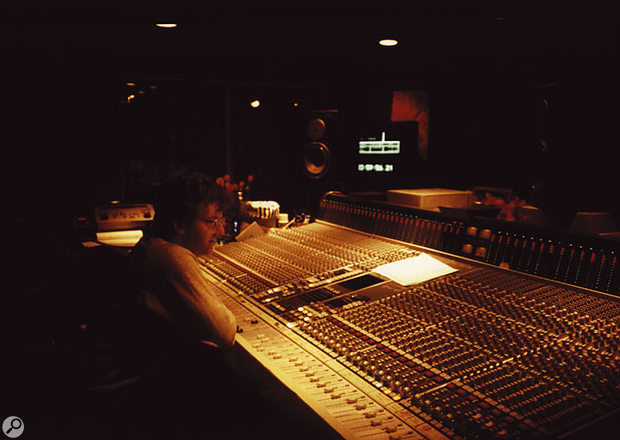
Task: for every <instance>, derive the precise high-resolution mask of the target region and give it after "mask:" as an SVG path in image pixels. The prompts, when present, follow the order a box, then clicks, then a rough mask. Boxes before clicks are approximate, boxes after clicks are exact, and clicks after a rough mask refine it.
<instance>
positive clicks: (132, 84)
mask: <svg viewBox="0 0 620 440" xmlns="http://www.w3.org/2000/svg"><path fill="white" fill-rule="evenodd" d="M125 85H127V86H129V87H133V86H135V85H136V83H134V82H126V83H125Z"/></svg>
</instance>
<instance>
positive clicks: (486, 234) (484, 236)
mask: <svg viewBox="0 0 620 440" xmlns="http://www.w3.org/2000/svg"><path fill="white" fill-rule="evenodd" d="M491 234H492V232H491V230H490V229H483V230H482V231H480V235H479V237H480V238H481V239H483V240H489V239H490V238H491Z"/></svg>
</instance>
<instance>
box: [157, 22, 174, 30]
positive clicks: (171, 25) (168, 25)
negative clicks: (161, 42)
mask: <svg viewBox="0 0 620 440" xmlns="http://www.w3.org/2000/svg"><path fill="white" fill-rule="evenodd" d="M155 26H157V27H160V28H164V29H172V28H175V27H177V26H178V24H176V23H157V24H156V25H155Z"/></svg>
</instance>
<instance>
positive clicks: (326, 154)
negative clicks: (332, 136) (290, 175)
mask: <svg viewBox="0 0 620 440" xmlns="http://www.w3.org/2000/svg"><path fill="white" fill-rule="evenodd" d="M303 165H304V172H305V173H306V175H307V176H308V177H310V178H312V179H320V178H321V177H323V176H324V175H325V174H326V173H327V172H328V171H329V167H330V165H331V153H330V151H329V148H327V145H325V144H322V143H320V142H311V143H309V144H307V145H306V146H305V147H304V150H303Z"/></svg>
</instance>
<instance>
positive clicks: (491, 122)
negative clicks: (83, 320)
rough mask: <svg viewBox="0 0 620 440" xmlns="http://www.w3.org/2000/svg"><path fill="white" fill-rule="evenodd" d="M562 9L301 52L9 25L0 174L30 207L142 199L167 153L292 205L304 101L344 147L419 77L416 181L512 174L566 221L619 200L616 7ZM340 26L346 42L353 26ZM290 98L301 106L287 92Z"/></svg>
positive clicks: (424, 26) (426, 26) (490, 182)
mask: <svg viewBox="0 0 620 440" xmlns="http://www.w3.org/2000/svg"><path fill="white" fill-rule="evenodd" d="M571 11H572V12H571V13H573V14H574V16H570V17H568V18H567V17H566V16H562V17H560V18H559V19H556V20H555V21H553V20H549V19H548V17H543V18H539V19H538V18H536V17H535V19H528V20H525V19H524V17H523V16H520V17H519V16H517V17H516V18H515V19H513V20H507V21H495V20H493V21H491V22H488V21H486V22H484V23H481V22H479V21H474V22H468V21H458V20H453V21H451V22H449V23H448V27H446V25H445V23H444V24H442V25H441V26H439V25H437V23H436V22H433V21H432V20H431V21H423V20H419V21H415V20H413V21H411V22H409V21H407V22H406V23H405V24H408V25H409V26H404V27H405V28H406V29H408V31H407V32H408V33H406V35H409V36H411V35H413V36H414V37H415V38H409V39H404V40H403V44H402V45H401V46H400V47H397V48H396V49H395V50H392V51H390V52H378V49H377V51H370V52H368V53H361V52H360V51H359V50H354V49H351V50H347V47H345V48H340V49H333V50H325V49H327V48H326V47H325V46H321V45H316V46H315V48H316V49H317V51H316V52H313V53H312V54H310V53H308V52H307V51H305V49H307V48H305V47H304V48H300V49H299V52H295V53H294V54H293V55H291V53H290V51H289V53H288V54H283V53H275V54H267V53H255V54H251V53H247V52H250V50H249V49H248V50H246V52H244V54H243V56H241V55H239V56H235V55H236V53H229V54H225V51H224V50H223V49H219V52H218V54H217V56H211V54H210V52H209V51H208V50H206V49H205V51H204V52H200V51H196V48H189V47H185V46H183V47H178V48H177V47H176V46H175V40H174V39H172V40H166V41H164V39H163V37H161V36H158V38H157V39H155V40H153V41H151V42H152V43H153V44H152V45H151V46H148V45H147V44H146V42H145V41H146V40H145V41H142V40H138V39H136V38H134V37H135V35H134V33H130V32H125V31H123V32H125V34H124V33H123V32H120V35H121V36H122V35H126V36H127V38H126V39H125V40H123V41H125V42H126V46H127V47H126V48H125V50H121V49H122V48H123V47H125V46H124V45H123V44H124V43H123V41H119V42H117V43H118V44H111V45H108V44H106V42H107V40H106V39H107V38H109V35H110V33H109V32H104V31H103V30H102V29H89V30H85V29H81V30H78V29H71V28H63V29H51V30H49V29H48V30H47V31H46V30H45V29H39V28H37V29H34V28H27V27H22V28H19V29H18V32H14V30H8V31H7V30H6V29H5V30H3V35H2V37H3V38H2V51H3V54H4V55H5V58H6V59H7V60H8V61H7V66H9V68H8V69H5V71H4V72H3V73H2V80H3V81H2V83H3V86H4V99H3V101H4V107H5V108H6V109H7V110H8V111H7V112H5V114H7V115H8V116H5V117H4V118H5V120H4V122H5V124H4V125H5V126H6V127H7V128H6V130H5V131H4V135H3V136H4V142H3V149H4V153H5V158H6V160H5V162H6V163H7V171H6V172H5V173H4V177H3V179H4V182H3V183H4V184H3V187H4V188H5V189H8V190H9V191H8V192H9V193H10V195H12V196H14V197H13V199H14V200H13V201H12V202H11V203H18V204H19V205H20V206H24V207H25V208H28V209H29V211H30V212H46V213H49V212H54V213H57V212H71V213H73V212H76V211H80V210H82V211H83V210H85V209H86V210H88V209H90V206H92V204H93V203H98V202H100V201H107V200H110V199H123V198H124V199H140V198H141V197H143V195H144V194H148V191H149V189H148V186H149V185H150V183H152V182H153V181H155V182H156V181H157V179H160V178H161V177H162V176H164V175H165V174H166V173H169V172H171V170H170V169H165V168H166V166H168V167H169V168H174V167H176V166H178V167H184V166H190V167H196V168H199V169H202V170H204V171H206V172H208V173H210V174H213V175H214V176H215V175H222V174H224V173H225V172H228V171H232V172H233V174H234V176H233V177H234V178H235V179H236V180H240V179H243V178H245V177H246V176H247V174H248V173H254V174H256V175H257V176H259V177H260V178H262V180H263V186H262V191H261V192H259V193H258V194H257V196H259V197H261V198H274V199H282V200H285V199H286V200H288V201H289V202H287V203H290V204H294V202H295V199H296V197H297V196H298V195H299V193H300V191H301V190H300V188H303V187H304V185H306V183H307V181H305V180H303V178H302V177H300V176H301V173H300V166H299V155H298V151H299V148H300V147H301V144H303V142H304V139H303V131H304V128H303V127H304V124H303V123H301V122H300V119H301V120H302V122H303V119H304V116H303V115H304V112H305V111H307V110H312V109H317V108H337V109H339V110H340V117H339V118H340V119H339V120H340V122H339V124H340V128H341V130H340V135H341V136H344V138H343V139H340V140H339V141H337V145H336V148H337V149H339V152H338V157H339V158H341V160H342V161H346V160H347V157H346V155H347V152H346V151H344V150H345V149H346V148H350V146H351V145H353V144H352V143H351V139H350V138H347V136H350V133H352V131H355V125H356V124H367V123H370V122H372V121H375V120H378V119H382V118H386V117H389V115H386V112H389V97H390V96H391V92H392V91H393V90H425V91H428V92H429V96H430V148H429V158H428V160H426V161H422V160H417V161H416V162H415V163H412V164H411V172H412V175H413V176H414V178H413V179H412V181H411V184H412V185H415V186H446V187H456V188H465V187H471V186H473V185H484V186H501V187H504V186H507V187H511V188H513V189H514V190H516V191H517V192H518V193H519V194H520V195H521V196H522V197H524V198H527V199H528V200H530V201H532V202H533V203H535V204H538V205H540V206H545V207H546V208H547V207H548V209H550V210H553V211H556V212H557V216H558V218H560V217H561V218H563V219H566V218H569V217H570V215H571V213H572V212H574V211H576V210H593V209H596V210H610V211H615V212H617V210H618V207H617V205H618V204H617V203H616V202H615V199H614V197H613V196H614V194H615V193H616V191H617V189H618V182H617V180H618V179H616V178H615V161H614V159H615V157H614V153H615V151H616V150H617V149H618V136H617V134H616V130H615V128H614V125H615V120H616V119H617V118H616V116H617V113H618V112H617V109H616V108H615V105H614V103H615V102H617V97H618V90H617V80H616V78H617V73H618V71H617V67H616V66H615V63H614V61H615V59H616V55H617V39H615V38H614V36H616V34H615V33H616V30H615V28H613V26H611V24H612V22H613V17H612V18H607V17H605V16H602V15H597V14H592V13H585V12H584V13H583V14H582V15H583V17H580V16H578V15H579V14H577V13H576V12H579V11H575V10H574V9H573V10H571ZM293 27H294V26H293ZM293 27H291V28H293ZM344 29H345V28H344V27H343V31H342V32H341V33H342V34H346V35H347V36H348V40H347V41H349V43H350V42H352V41H355V40H356V39H355V38H354V33H355V31H356V29H357V28H356V26H348V27H346V32H344ZM314 31H318V29H316V28H314ZM195 36H196V35H187V34H186V35H185V37H184V38H189V37H195ZM144 38H145V37H144ZM317 38H318V37H317ZM121 40H122V39H121ZM179 41H181V40H179ZM187 41H189V40H183V41H182V42H184V43H185V42H187ZM177 42H178V41H177ZM349 43H347V44H349ZM147 46H148V47H149V48H150V50H141V49H143V48H145V47H147ZM290 46H291V47H292V48H295V45H293V44H291V45H290ZM302 49H303V50H302ZM136 78H137V80H138V81H142V82H143V83H144V84H146V85H148V84H153V85H156V86H158V88H157V89H154V90H149V89H147V90H146V94H145V95H144V96H138V97H137V98H136V100H135V101H134V102H133V103H132V104H127V96H128V93H130V90H129V89H128V88H127V86H125V82H126V81H133V80H136ZM226 84H228V85H230V87H231V88H229V95H228V97H229V101H228V102H229V103H230V108H229V111H230V113H229V114H230V118H231V119H230V121H231V124H230V137H227V136H226V124H225V112H226V104H225V103H226V100H225V97H226V94H225V85H226ZM257 93H259V94H260V93H263V96H269V98H265V99H264V100H263V106H262V107H261V109H260V110H259V111H254V109H251V108H250V107H249V106H248V105H247V102H248V99H249V97H250V96H251V95H253V94H257ZM265 93H266V94H265ZM293 95H297V96H295V98H297V97H298V98H299V100H300V102H301V104H302V106H301V107H299V108H292V107H290V104H291V102H290V100H291V98H293ZM544 100H546V101H544ZM545 102H546V104H545ZM386 103H388V104H386ZM541 138H542V139H544V140H545V146H542V145H541V143H540V140H541ZM227 143H228V145H229V146H230V149H229V150H228V151H229V152H230V155H229V160H227V157H226V151H225V149H224V146H225V145H226V144H227ZM230 159H232V160H230ZM338 167H340V168H338ZM343 167H346V164H345V163H340V164H337V168H336V170H341V169H342V168H343ZM338 180H339V179H337V178H334V180H332V181H330V182H327V183H325V186H326V187H328V186H329V185H331V184H332V183H334V182H336V181H338ZM340 180H342V179H340ZM257 189H259V188H258V187H257ZM321 189H323V188H321ZM378 189H385V188H378ZM60 206H63V207H64V209H60V208H58V207H60ZM15 212H18V213H21V212H22V209H16V210H15ZM55 215H56V214H54V216H55ZM71 215H73V214H71Z"/></svg>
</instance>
